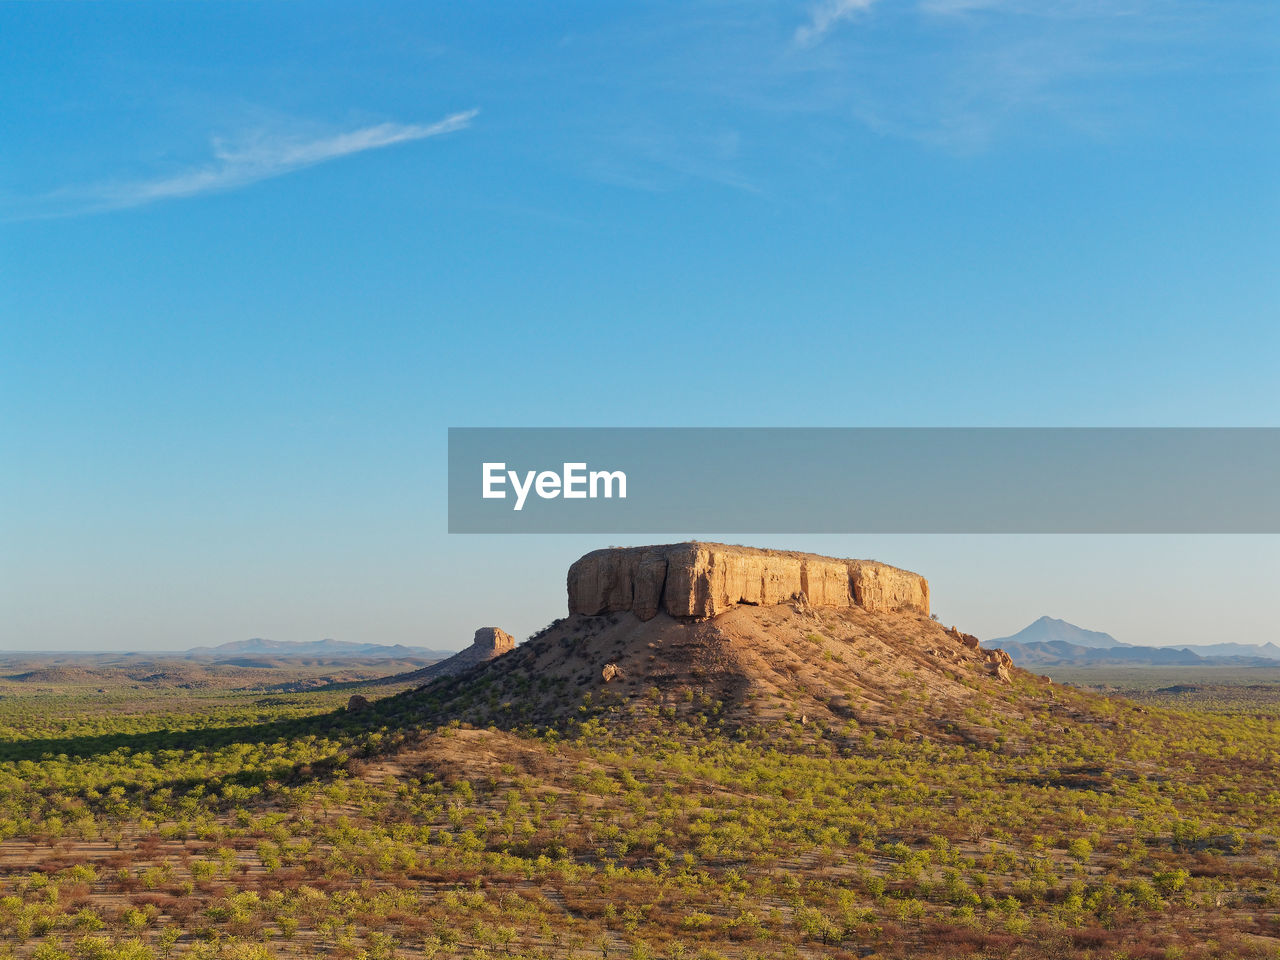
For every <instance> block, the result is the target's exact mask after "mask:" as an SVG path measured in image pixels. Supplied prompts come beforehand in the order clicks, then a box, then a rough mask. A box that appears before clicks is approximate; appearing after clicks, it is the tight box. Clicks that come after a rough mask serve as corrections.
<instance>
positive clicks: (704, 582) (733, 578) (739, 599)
mask: <svg viewBox="0 0 1280 960" xmlns="http://www.w3.org/2000/svg"><path fill="white" fill-rule="evenodd" d="M568 591H569V612H570V613H571V614H573V613H580V614H584V615H586V616H598V615H599V614H602V613H618V612H622V611H630V612H632V613H634V614H635V615H636V616H637V617H639V618H640V619H641V620H649V619H652V618H653V617H654V616H656V615H657V613H658V611H659V610H662V611H665V612H666V613H668V614H670V615H671V616H673V617H692V618H696V619H705V618H707V617H714V616H716V615H717V614H720V613H724V612H725V611H726V610H729V609H731V608H733V607H735V606H737V605H738V604H752V605H755V606H770V605H774V604H781V603H788V602H790V601H791V600H792V598H794V597H797V596H799V595H801V594H803V595H804V597H805V598H806V599H807V600H808V602H809V604H810V605H812V606H814V607H851V606H859V607H863V608H865V609H867V610H873V611H877V612H911V613H919V614H924V615H926V616H927V615H928V613H929V582H928V581H927V580H925V578H924V577H922V576H920V575H919V574H916V573H911V572H910V571H908V570H899V569H898V568H897V567H891V566H888V565H887V564H883V563H876V562H875V561H873V560H841V559H837V558H835V557H822V556H818V555H817V554H812V553H794V552H790V551H783V550H762V549H757V548H754V547H737V546H730V545H728V544H723V543H699V542H690V543H671V544H663V545H660V546H652V547H610V548H607V549H604V550H594V551H592V552H591V553H588V554H587V555H586V556H584V557H582V558H580V559H579V560H578V561H577V562H576V563H574V564H573V566H571V567H570V568H569V577H568Z"/></svg>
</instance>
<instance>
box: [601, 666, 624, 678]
mask: <svg viewBox="0 0 1280 960" xmlns="http://www.w3.org/2000/svg"><path fill="white" fill-rule="evenodd" d="M621 676H622V671H621V670H619V669H618V665H617V664H616V663H606V664H605V665H604V669H603V670H601V671H600V678H601V679H602V680H604V682H605V683H608V682H609V681H610V680H617V679H618V678H619V677H621Z"/></svg>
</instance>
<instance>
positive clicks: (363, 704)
mask: <svg viewBox="0 0 1280 960" xmlns="http://www.w3.org/2000/svg"><path fill="white" fill-rule="evenodd" d="M368 709H369V700H368V698H367V697H362V696H360V694H358V693H353V694H352V695H351V699H350V700H348V701H347V713H363V712H364V711H365V710H368Z"/></svg>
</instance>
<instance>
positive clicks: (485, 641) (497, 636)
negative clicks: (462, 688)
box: [421, 627, 516, 680]
mask: <svg viewBox="0 0 1280 960" xmlns="http://www.w3.org/2000/svg"><path fill="white" fill-rule="evenodd" d="M515 648H516V641H515V637H513V636H511V634H509V633H507V632H506V631H504V630H499V629H498V628H497V627H481V628H480V629H479V630H477V631H476V635H475V638H474V639H473V640H472V641H471V646H469V647H467V649H465V650H460V651H458V652H457V653H455V654H454V655H453V656H452V657H450V658H449V659H448V660H441V661H440V662H439V663H433V664H432V665H431V666H429V667H426V668H425V669H423V670H422V671H421V676H422V677H423V678H424V679H428V680H434V679H435V678H436V677H451V676H453V675H454V674H456V673H461V672H462V671H463V670H467V669H470V668H471V667H474V666H475V665H476V664H478V663H484V662H485V661H486V660H492V659H493V658H494V657H500V656H502V655H503V654H504V653H508V652H510V651H512V650H514V649H515Z"/></svg>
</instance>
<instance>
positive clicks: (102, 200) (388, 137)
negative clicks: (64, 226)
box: [14, 110, 479, 219]
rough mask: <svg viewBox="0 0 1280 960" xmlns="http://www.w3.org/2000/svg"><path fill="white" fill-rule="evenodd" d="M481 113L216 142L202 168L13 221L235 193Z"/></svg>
mask: <svg viewBox="0 0 1280 960" xmlns="http://www.w3.org/2000/svg"><path fill="white" fill-rule="evenodd" d="M478 112H479V111H477V110H466V111H463V112H461V113H454V114H450V115H449V116H447V117H445V118H444V119H442V120H439V121H437V122H436V123H430V124H402V123H380V124H376V125H374V126H370V127H362V128H360V129H357V130H349V131H347V132H345V133H338V134H333V135H330V136H324V137H314V136H313V137H309V138H303V137H298V136H289V135H284V134H280V133H272V132H262V131H259V132H256V133H254V134H253V135H251V136H249V137H247V138H244V139H242V140H240V141H238V142H236V143H231V142H228V141H227V140H225V139H221V138H215V139H214V140H213V142H212V146H213V158H212V160H211V161H210V162H208V163H206V164H202V165H201V166H199V167H195V168H192V169H188V170H184V171H181V172H179V173H174V174H168V175H166V176H162V177H153V178H149V179H140V180H128V181H115V182H107V183H98V184H93V185H90V186H84V187H66V188H63V189H60V190H56V191H54V192H52V193H48V194H45V195H44V196H42V197H38V198H34V200H33V201H32V202H31V203H30V204H28V209H27V210H26V211H25V213H23V212H20V213H19V214H18V216H16V217H15V218H14V219H39V218H44V217H58V216H73V215H76V214H84V213H102V212H106V211H109V210H123V209H127V208H130V207H140V206H143V205H145V204H149V203H155V202H157V201H160V200H172V199H177V198H181V197H194V196H199V195H200V194H205V193H215V192H225V191H228V190H235V189H238V188H240V187H245V186H248V185H249V184H252V183H258V182H259V181H262V180H268V179H271V178H272V177H279V176H283V175H285V174H287V173H292V172H294V171H296V170H302V169H304V168H306V167H313V166H316V165H317V164H321V163H326V162H328V161H330V160H337V159H339V158H341V157H348V156H352V155H353V154H357V153H365V152H366V151H369V150H381V149H383V148H384V147H390V146H394V145H396V144H400V143H409V142H412V141H415V140H426V139H429V138H431V137H438V136H442V135H443V134H446V133H453V132H454V131H457V130H463V129H465V128H466V127H468V126H469V125H470V124H471V121H472V120H473V119H474V118H475V116H476V114H477V113H478Z"/></svg>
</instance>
